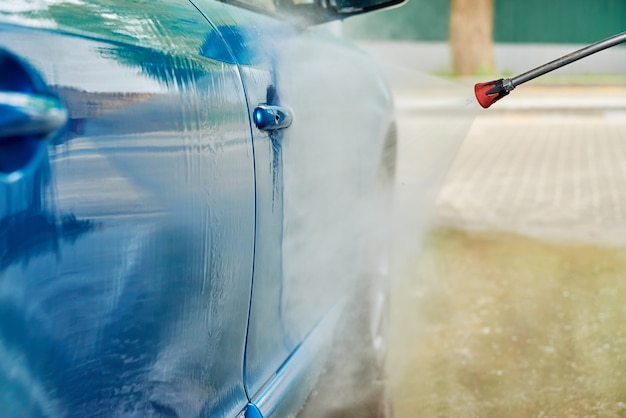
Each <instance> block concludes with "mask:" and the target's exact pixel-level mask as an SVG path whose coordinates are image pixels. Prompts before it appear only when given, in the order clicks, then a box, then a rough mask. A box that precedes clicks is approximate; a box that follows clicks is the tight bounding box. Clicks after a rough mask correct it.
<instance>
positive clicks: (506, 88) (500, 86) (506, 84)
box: [474, 32, 626, 109]
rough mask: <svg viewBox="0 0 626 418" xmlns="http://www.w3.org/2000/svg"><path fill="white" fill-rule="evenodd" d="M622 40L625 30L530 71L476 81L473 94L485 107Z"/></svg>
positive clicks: (625, 33)
mask: <svg viewBox="0 0 626 418" xmlns="http://www.w3.org/2000/svg"><path fill="white" fill-rule="evenodd" d="M623 42H626V32H622V33H619V34H617V35H613V36H610V37H608V38H606V39H603V40H601V41H598V42H596V43H594V44H591V45H589V46H586V47H585V48H581V49H579V50H577V51H574V52H571V53H569V54H567V55H564V56H562V57H561V58H557V59H555V60H554V61H550V62H549V63H547V64H543V65H540V66H539V67H537V68H534V69H532V70H530V71H526V72H525V73H523V74H520V75H518V76H516V77H513V78H501V79H499V80H493V81H488V82H486V83H478V84H476V85H475V86H474V94H476V99H477V100H478V103H480V105H481V106H482V107H483V108H485V109H487V108H488V107H489V106H491V105H492V104H494V103H495V102H497V101H498V100H500V99H501V98H503V97H504V96H506V95H508V94H509V93H510V92H511V91H512V90H513V89H514V88H515V87H517V86H519V85H520V84H523V83H525V82H527V81H530V80H533V79H535V78H537V77H539V76H542V75H544V74H546V73H549V72H550V71H553V70H556V69H557V68H561V67H564V66H566V65H568V64H571V63H572V62H574V61H578V60H579V59H581V58H585V57H588V56H589V55H591V54H595V53H596V52H600V51H602V50H604V49H607V48H610V47H612V46H615V45H618V44H621V43H623Z"/></svg>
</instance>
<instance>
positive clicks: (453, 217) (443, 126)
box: [387, 85, 626, 417]
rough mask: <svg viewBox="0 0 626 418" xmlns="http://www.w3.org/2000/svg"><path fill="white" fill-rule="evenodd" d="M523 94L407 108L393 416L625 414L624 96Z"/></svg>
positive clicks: (417, 102)
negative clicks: (478, 105)
mask: <svg viewBox="0 0 626 418" xmlns="http://www.w3.org/2000/svg"><path fill="white" fill-rule="evenodd" d="M441 87H442V91H443V90H445V88H444V87H445V86H441ZM522 88H523V87H520V88H519V91H516V92H514V93H512V95H511V96H510V97H507V98H505V99H503V100H502V101H501V102H498V103H497V104H495V105H494V106H493V108H492V109H490V110H487V111H485V110H478V109H474V108H472V107H471V105H467V104H466V101H467V99H465V98H464V97H463V93H461V94H458V93H459V91H460V90H459V91H457V90H455V89H448V90H447V92H448V93H449V94H443V93H442V94H438V95H437V96H436V97H437V100H436V101H435V102H433V100H430V104H431V106H430V107H428V106H426V105H427V104H428V103H426V102H428V101H429V100H426V99H425V98H424V95H421V97H420V95H419V94H418V95H412V94H406V95H404V96H400V97H399V98H398V100H397V103H398V104H399V108H400V109H399V115H400V118H399V119H400V133H401V142H400V161H399V167H398V185H397V196H396V199H397V203H398V205H399V206H400V208H401V209H399V213H398V214H397V219H398V220H399V223H400V226H399V227H398V228H397V230H398V231H402V233H401V234H397V239H398V240H399V241H400V244H399V245H398V248H402V249H404V250H405V252H404V253H403V254H402V255H401V256H398V259H399V260H400V261H399V262H396V274H395V282H394V286H393V294H392V312H391V330H390V347H389V356H388V359H387V373H388V378H389V387H390V389H391V394H392V399H393V402H394V410H395V416H396V417H415V416H419V417H505V416H506V417H589V416H598V417H612V416H615V417H618V416H626V389H625V388H626V327H624V326H623V323H624V318H626V307H625V306H626V305H625V304H624V303H623V299H624V297H626V282H625V281H624V280H623V277H624V276H625V275H626V100H625V99H626V89H625V88H624V86H605V85H603V86H599V85H596V86H574V87H572V86H556V87H554V86H553V87H550V86H537V87H534V88H533V87H526V88H524V90H523V91H522ZM429 98H430V99H432V95H431V97H429ZM433 103H434V104H433ZM459 136H464V137H465V139H464V141H463V143H462V145H461V147H460V150H459V152H458V154H457V155H456V158H454V160H452V157H450V156H449V154H451V150H452V149H454V147H455V146H458V145H459V141H458V137H459ZM425 137H426V139H424V138H425ZM425 156H426V157H425ZM449 163H452V165H451V169H450V171H449V172H448V173H447V175H446V171H445V170H443V169H440V168H437V167H439V166H446V164H449ZM423 177H426V178H428V181H426V180H420V178H423ZM444 180H445V182H444ZM438 182H439V183H441V182H443V187H442V188H441V189H440V193H439V194H438V198H437V200H436V203H435V205H434V207H433V210H432V211H429V209H428V206H429V202H430V200H429V199H430V198H429V197H428V196H431V197H432V199H431V200H433V201H434V197H435V196H436V195H437V190H439V189H438V188H437V187H436V185H437V183H438ZM426 184H428V185H434V186H425V185H426ZM420 187H423V188H424V193H423V195H424V196H426V197H424V196H418V195H419V190H420V189H419V188H420ZM407 230H409V231H413V232H412V233H407V232H406V231H407ZM420 237H423V238H420ZM411 238H413V241H411ZM407 243H410V244H411V245H407ZM406 248H411V250H410V251H408V252H407V251H406Z"/></svg>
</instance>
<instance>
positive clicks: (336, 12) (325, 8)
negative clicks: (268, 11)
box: [275, 0, 408, 24]
mask: <svg viewBox="0 0 626 418" xmlns="http://www.w3.org/2000/svg"><path fill="white" fill-rule="evenodd" d="M407 1H408V0H275V3H276V12H277V13H278V14H284V15H287V16H288V17H290V18H291V19H295V20H298V21H304V22H305V23H309V24H319V23H326V22H330V21H333V20H340V19H345V18H346V17H350V16H354V15H358V14H362V13H367V12H372V11H374V10H379V9H384V8H388V7H393V6H399V5H402V4H404V3H406V2H407Z"/></svg>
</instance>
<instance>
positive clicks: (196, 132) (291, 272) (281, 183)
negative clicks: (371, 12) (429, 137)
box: [0, 0, 393, 417]
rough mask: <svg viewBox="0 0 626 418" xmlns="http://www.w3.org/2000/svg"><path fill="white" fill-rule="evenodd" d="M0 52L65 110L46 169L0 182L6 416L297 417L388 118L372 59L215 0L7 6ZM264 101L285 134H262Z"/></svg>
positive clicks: (340, 294) (357, 246)
mask: <svg viewBox="0 0 626 418" xmlns="http://www.w3.org/2000/svg"><path fill="white" fill-rule="evenodd" d="M77 16H80V18H77ZM0 50H8V51H11V52H12V53H13V54H15V55H17V56H19V58H20V59H22V60H24V62H25V63H28V65H32V67H33V68H34V69H35V70H36V71H37V72H39V73H40V74H41V75H42V76H43V78H44V79H45V80H46V82H47V84H48V87H49V89H50V90H51V91H52V94H53V95H55V96H58V98H59V99H60V101H61V102H62V103H63V104H64V105H65V106H66V107H67V110H68V114H69V123H68V125H67V129H66V131H65V132H64V133H63V135H61V136H60V137H58V138H54V140H49V141H48V143H47V149H46V151H47V152H46V155H45V158H42V160H41V163H40V165H39V167H38V168H37V169H35V170H33V171H32V172H31V171H29V172H28V173H27V172H26V171H24V173H22V174H24V175H22V176H21V178H20V180H19V181H13V182H8V181H4V182H2V181H0V217H1V219H0V237H3V239H4V248H2V247H0V249H1V250H3V251H4V256H3V257H4V258H3V259H2V263H1V264H0V310H4V311H3V314H4V316H3V317H2V318H4V319H3V320H0V393H2V394H0V401H1V400H3V399H7V403H4V405H9V406H7V407H6V408H13V409H12V411H11V412H12V413H13V414H14V416H29V415H30V416H38V415H37V413H36V412H34V411H35V410H34V409H32V408H35V409H38V411H39V415H41V416H45V415H46V414H48V415H53V416H68V417H73V416H76V417H78V416H94V417H97V416H102V417H118V416H119V417H122V416H123V417H133V416H162V415H164V416H169V415H172V416H179V417H196V416H236V415H239V416H241V413H242V411H243V410H244V409H245V408H246V405H247V404H248V403H249V402H253V404H252V405H255V407H254V408H251V409H250V410H251V411H252V409H255V410H257V411H259V412H260V413H262V414H263V416H285V415H286V414H287V415H290V414H294V413H295V411H297V410H298V408H300V407H301V405H302V402H304V399H305V398H306V396H307V394H308V393H309V391H310V389H311V387H312V385H313V383H314V382H315V377H316V376H317V373H318V372H319V371H320V369H321V367H322V365H323V360H324V356H325V354H326V353H327V352H328V348H329V345H330V344H331V343H332V335H333V329H334V327H335V324H336V323H337V318H339V317H340V316H341V314H342V309H343V306H344V305H345V304H344V302H345V301H346V299H348V298H349V297H350V296H351V295H352V294H353V293H354V292H353V289H354V288H355V287H356V286H359V285H360V284H359V281H358V279H359V272H360V267H359V265H358V263H359V255H360V251H361V241H362V239H361V238H362V235H363V234H362V230H363V226H364V225H365V224H366V223H367V222H371V221H372V219H371V218H368V217H367V216H366V215H364V214H366V213H367V210H366V206H367V194H368V193H369V191H371V189H372V186H373V185H374V184H375V183H376V181H377V173H378V168H379V165H380V162H381V161H380V159H381V155H382V152H381V151H382V149H383V146H384V145H383V139H384V138H385V134H386V132H387V131H388V129H389V127H390V126H391V124H392V119H393V115H392V104H391V97H390V95H389V90H388V89H387V87H386V85H385V83H384V81H383V80H382V78H381V77H380V75H379V73H378V72H377V70H376V69H375V68H374V67H373V66H372V64H371V61H370V60H369V59H368V57H367V56H366V55H365V54H363V53H361V52H359V51H357V50H355V49H354V47H352V46H351V45H349V44H347V43H345V42H343V41H339V40H337V38H336V37H334V36H332V34H331V33H330V31H329V30H328V28H324V27H316V28H304V27H300V26H297V25H294V24H292V23H289V22H286V21H282V20H279V19H276V18H274V17H272V16H268V15H263V14H258V13H255V12H252V11H250V10H245V9H241V8H237V7H235V6H232V5H228V4H224V3H218V2H215V1H212V0H192V1H188V0H169V1H168V0H157V1H153V0H150V1H147V0H140V1H133V2H124V1H114V0H81V1H75V0H54V1H47V2H46V1H44V2H34V3H28V4H22V2H20V1H19V0H10V1H8V2H3V3H2V4H0ZM1 78H2V77H1V75H0V85H1V81H2V80H1ZM259 104H269V105H277V106H284V107H286V108H289V109H290V110H291V111H293V114H294V120H293V123H292V124H291V126H290V127H289V128H287V129H284V130H278V131H262V130H259V129H256V128H255V127H254V126H253V125H252V118H251V116H252V112H253V111H254V109H255V107H256V106H258V105H259ZM0 180H1V179H0ZM3 205H4V206H3ZM31 289H34V290H33V291H31ZM7 318H8V319H7ZM16 324H17V325H18V328H19V330H20V332H17V331H16V328H15V325H16ZM24 330H28V332H24ZM18 358H23V359H24V361H22V360H20V361H17V360H16V359H18ZM15 364H18V368H19V369H20V370H22V369H23V370H24V373H22V375H25V376H28V378H27V379H22V380H19V379H17V378H15V375H13V374H11V372H10V371H11V370H12V369H11V367H13V365H15ZM16 379H17V380H16ZM18 380H19V381H18ZM2 388H4V389H6V390H4V391H2V390H1V389H2ZM15 388H17V389H15ZM9 399H10V400H11V403H8V400H9ZM29 402H30V405H35V406H34V407H32V408H31V409H30V410H28V408H29V406H28V405H29ZM0 404H2V403H1V402H0ZM24 411H26V412H24ZM168 414H169V415H168ZM3 416H8V417H11V415H8V413H7V414H5V415H3Z"/></svg>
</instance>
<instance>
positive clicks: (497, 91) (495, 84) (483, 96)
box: [474, 78, 509, 109]
mask: <svg viewBox="0 0 626 418" xmlns="http://www.w3.org/2000/svg"><path fill="white" fill-rule="evenodd" d="M503 82H504V80H503V79H502V78H501V79H500V80H494V81H488V82H486V83H478V84H476V85H474V94H475V95H476V100H478V103H480V105H481V106H482V107H483V108H485V109H487V108H488V107H489V106H491V105H492V104H494V103H495V102H497V101H498V100H500V99H501V98H503V97H504V96H506V95H507V94H509V92H508V91H506V90H505V89H504V85H503Z"/></svg>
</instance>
